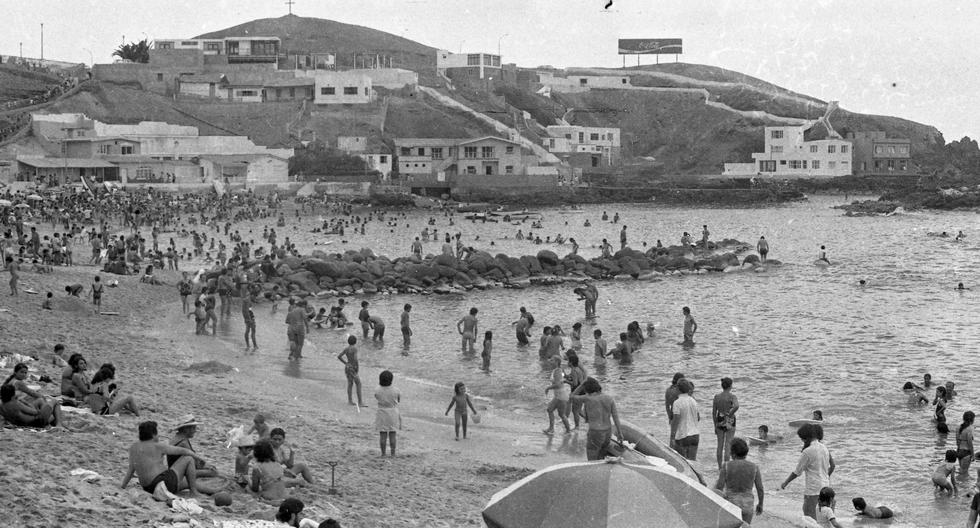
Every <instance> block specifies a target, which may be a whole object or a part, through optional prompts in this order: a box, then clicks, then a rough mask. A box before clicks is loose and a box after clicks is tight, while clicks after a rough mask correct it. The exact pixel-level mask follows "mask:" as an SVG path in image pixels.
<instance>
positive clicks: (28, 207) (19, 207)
mask: <svg viewBox="0 0 980 528" xmlns="http://www.w3.org/2000/svg"><path fill="white" fill-rule="evenodd" d="M14 207H15V208H17V209H30V208H31V206H29V205H27V204H25V203H19V204H17V205H15V206H14Z"/></svg>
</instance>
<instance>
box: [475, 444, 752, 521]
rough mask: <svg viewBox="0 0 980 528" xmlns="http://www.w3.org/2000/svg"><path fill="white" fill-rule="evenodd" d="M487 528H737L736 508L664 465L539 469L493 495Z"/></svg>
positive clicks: (579, 465)
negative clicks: (668, 527) (570, 527)
mask: <svg viewBox="0 0 980 528" xmlns="http://www.w3.org/2000/svg"><path fill="white" fill-rule="evenodd" d="M483 520H484V522H486V524H487V526H488V527H489V528H524V527H527V528H531V527H534V528H568V527H569V526H575V527H579V528H592V527H595V528H601V527H609V528H619V527H622V528H638V527H644V526H658V527H660V526H670V527H671V528H684V527H690V528H709V527H710V528H737V527H739V526H741V525H742V517H741V512H740V511H739V509H738V508H737V507H735V506H734V505H732V504H731V503H729V502H728V501H726V500H725V499H723V498H722V497H721V496H719V495H717V494H716V493H714V492H713V491H711V490H710V489H708V488H707V487H705V486H703V485H701V484H700V483H698V482H696V481H694V480H691V479H690V478H688V477H686V476H684V475H682V474H680V473H678V472H677V471H676V470H674V469H673V468H670V467H657V466H651V465H642V464H629V463H624V462H611V463H610V462H604V461H595V462H579V463H571V464H559V465H557V466H551V467H549V468H546V469H542V470H541V471H538V472H536V473H534V474H532V475H529V476H528V477H525V478H524V479H521V480H520V481H518V482H516V483H514V484H513V485H511V486H510V487H508V488H506V489H504V490H502V491H500V492H498V493H497V494H495V495H494V496H493V497H492V498H491V499H490V502H489V503H488V504H487V506H486V507H485V508H484V509H483Z"/></svg>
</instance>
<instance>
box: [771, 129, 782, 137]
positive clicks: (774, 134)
mask: <svg viewBox="0 0 980 528" xmlns="http://www.w3.org/2000/svg"><path fill="white" fill-rule="evenodd" d="M769 137H771V138H772V139H783V131H782V130H772V131H770V132H769Z"/></svg>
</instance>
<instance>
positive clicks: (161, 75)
mask: <svg viewBox="0 0 980 528" xmlns="http://www.w3.org/2000/svg"><path fill="white" fill-rule="evenodd" d="M157 82H163V74H162V73H158V74H157Z"/></svg>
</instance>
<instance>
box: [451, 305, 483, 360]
mask: <svg viewBox="0 0 980 528" xmlns="http://www.w3.org/2000/svg"><path fill="white" fill-rule="evenodd" d="M478 311H479V310H477V309H476V308H470V313H469V315H464V316H463V318H462V319H460V320H459V321H457V322H456V330H457V331H458V332H459V335H461V336H463V344H462V348H463V352H467V351H469V352H471V353H473V352H476V350H475V349H474V345H475V344H476V332H477V320H476V314H477V312H478ZM467 347H468V348H467Z"/></svg>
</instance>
